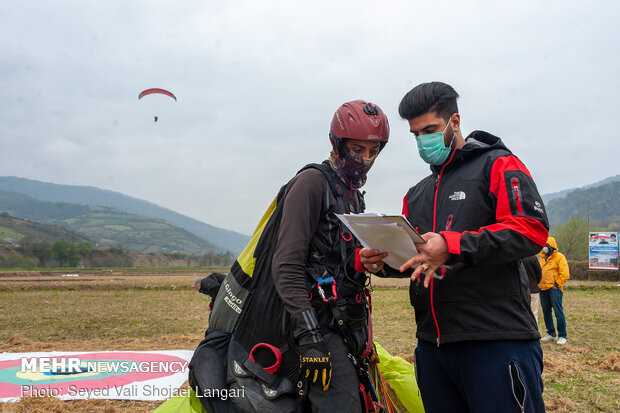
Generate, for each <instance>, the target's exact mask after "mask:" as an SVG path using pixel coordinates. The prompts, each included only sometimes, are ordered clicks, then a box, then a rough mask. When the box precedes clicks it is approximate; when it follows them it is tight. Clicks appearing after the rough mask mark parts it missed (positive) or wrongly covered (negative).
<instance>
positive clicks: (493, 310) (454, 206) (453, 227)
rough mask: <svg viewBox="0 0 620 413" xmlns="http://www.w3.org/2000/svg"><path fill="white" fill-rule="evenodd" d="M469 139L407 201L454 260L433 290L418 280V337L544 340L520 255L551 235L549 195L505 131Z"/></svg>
mask: <svg viewBox="0 0 620 413" xmlns="http://www.w3.org/2000/svg"><path fill="white" fill-rule="evenodd" d="M466 142H467V143H466V145H465V146H464V147H463V148H461V149H457V150H455V151H452V154H451V157H450V158H449V159H448V161H446V162H445V163H444V164H443V165H441V166H437V167H435V166H432V167H431V170H432V174H431V175H429V176H428V177H426V178H425V179H423V180H422V181H420V182H419V183H418V184H417V185H415V186H414V187H412V188H410V189H409V191H408V192H407V195H406V196H405V199H404V205H403V214H405V215H406V216H407V217H408V219H409V221H410V222H411V224H412V225H413V226H414V227H416V228H417V229H418V232H420V233H425V232H431V231H432V232H438V233H440V234H441V235H442V236H443V237H444V238H445V240H446V242H447V244H448V250H449V252H450V253H451V259H450V261H449V262H448V263H449V264H452V268H451V269H448V270H445V269H444V270H442V273H443V274H444V275H445V278H444V279H442V280H437V279H434V280H433V281H432V284H431V287H430V288H428V289H426V288H424V286H423V285H422V284H421V283H418V282H412V283H411V286H410V292H409V295H410V299H411V304H412V305H413V307H414V309H415V318H416V324H417V333H416V335H417V337H418V338H419V339H422V340H425V341H429V342H432V343H437V344H439V343H442V344H444V343H451V342H460V341H470V340H515V339H516V340H525V339H538V338H540V335H539V333H538V328H537V325H536V322H535V320H534V317H533V315H532V312H531V311H530V309H529V308H530V307H529V302H530V295H529V289H528V280H527V275H526V274H525V270H524V268H523V265H522V264H521V262H520V259H521V258H524V257H526V256H528V255H533V254H536V253H537V252H538V251H540V249H541V248H542V247H543V246H544V245H545V243H546V241H547V236H548V229H549V225H548V221H547V217H546V214H545V211H544V206H543V202H542V199H541V197H540V195H539V194H538V190H537V189H536V185H535V184H534V181H533V180H532V178H531V176H530V173H529V172H528V170H527V168H526V167H525V166H524V165H523V163H521V161H520V160H519V159H518V158H517V157H515V156H514V155H512V153H511V152H510V151H509V150H508V149H507V148H506V147H505V146H504V144H503V143H502V141H501V140H500V139H499V138H498V137H496V136H493V135H490V134H488V133H486V132H481V131H476V132H473V133H472V134H471V135H470V136H469V137H468V138H467V140H466ZM431 294H432V301H431Z"/></svg>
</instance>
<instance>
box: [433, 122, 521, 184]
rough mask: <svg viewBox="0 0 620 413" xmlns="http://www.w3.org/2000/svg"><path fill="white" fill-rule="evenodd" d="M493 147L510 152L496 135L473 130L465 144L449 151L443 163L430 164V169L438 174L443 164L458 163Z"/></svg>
mask: <svg viewBox="0 0 620 413" xmlns="http://www.w3.org/2000/svg"><path fill="white" fill-rule="evenodd" d="M493 149H503V150H505V151H508V152H510V149H508V148H507V147H506V145H504V143H503V142H502V140H501V139H500V138H498V137H497V136H495V135H491V134H490V133H488V132H484V131H479V130H477V131H473V132H472V133H470V134H469V135H468V136H467V137H466V138H465V146H463V147H462V148H460V149H456V152H455V153H454V154H452V153H451V154H450V156H449V157H448V160H446V162H444V163H443V164H441V165H431V171H432V172H433V173H434V174H439V173H440V172H441V169H442V168H443V167H444V165H446V166H447V167H449V166H450V165H455V164H457V163H459V162H458V161H461V160H465V159H468V158H471V157H476V156H479V154H481V153H483V152H488V151H490V150H493ZM447 164H450V165H447Z"/></svg>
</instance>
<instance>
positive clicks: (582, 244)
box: [551, 216, 588, 261]
mask: <svg viewBox="0 0 620 413" xmlns="http://www.w3.org/2000/svg"><path fill="white" fill-rule="evenodd" d="M551 235H552V236H553V237H554V238H555V240H556V241H557V242H558V248H559V250H560V252H561V253H562V254H564V255H566V258H568V259H569V260H574V261H584V260H587V259H588V221H587V220H586V219H584V218H583V217H581V216H573V217H572V218H570V219H569V220H568V221H566V222H565V223H564V224H561V225H557V226H556V227H555V228H554V229H553V230H552V231H551Z"/></svg>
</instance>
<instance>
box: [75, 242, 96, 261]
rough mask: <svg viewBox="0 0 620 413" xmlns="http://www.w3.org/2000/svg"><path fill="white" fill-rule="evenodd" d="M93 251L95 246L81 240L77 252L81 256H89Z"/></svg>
mask: <svg viewBox="0 0 620 413" xmlns="http://www.w3.org/2000/svg"><path fill="white" fill-rule="evenodd" d="M92 252H93V246H92V245H90V244H89V243H88V242H80V243H79V244H78V245H77V253H78V255H79V256H80V257H81V258H88V257H89V256H90V254H92Z"/></svg>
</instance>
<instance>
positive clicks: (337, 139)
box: [329, 100, 390, 156]
mask: <svg viewBox="0 0 620 413" xmlns="http://www.w3.org/2000/svg"><path fill="white" fill-rule="evenodd" d="M389 138H390V124H389V123H388V119H387V116H385V113H383V111H382V110H381V109H380V108H379V106H377V105H375V104H374V103H370V102H366V101H365V100H353V101H351V102H347V103H345V104H343V105H342V106H340V107H339V108H338V109H337V110H336V113H334V118H333V119H332V124H331V126H330V128H329V140H330V141H331V143H332V146H333V147H334V151H335V152H336V155H338V156H340V155H339V153H340V145H343V144H344V142H343V140H344V139H359V140H362V141H376V142H379V145H380V146H379V148H380V150H381V149H383V147H384V146H385V145H386V144H387V141H388V139H389Z"/></svg>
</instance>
